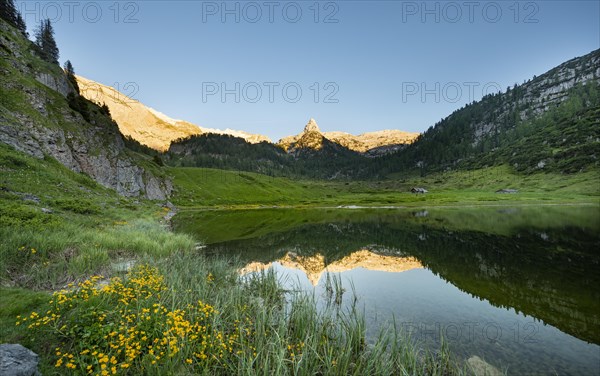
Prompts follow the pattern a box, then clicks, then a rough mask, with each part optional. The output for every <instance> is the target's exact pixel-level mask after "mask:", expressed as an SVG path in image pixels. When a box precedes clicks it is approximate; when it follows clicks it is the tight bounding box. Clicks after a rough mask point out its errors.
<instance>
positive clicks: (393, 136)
mask: <svg viewBox="0 0 600 376" xmlns="http://www.w3.org/2000/svg"><path fill="white" fill-rule="evenodd" d="M319 135H320V136H323V137H325V138H326V139H328V140H329V141H332V142H334V143H336V144H339V145H341V146H343V147H345V148H347V149H350V150H352V151H355V152H358V153H362V154H367V155H372V156H376V155H381V154H385V153H386V152H389V151H390V150H397V149H398V147H399V146H403V145H407V144H410V143H412V142H413V141H414V140H415V139H416V138H417V137H418V136H419V133H414V132H405V131H400V130H397V129H385V130H380V131H373V132H364V133H361V134H359V135H353V134H351V133H348V132H342V131H331V132H322V131H321V130H320V128H319V126H318V124H317V122H316V121H315V119H313V118H310V120H309V121H308V123H307V124H306V126H305V127H304V130H303V131H302V132H301V133H299V134H297V135H294V136H287V137H283V138H281V139H280V140H279V141H278V142H277V145H278V146H280V147H282V148H283V149H284V150H286V151H287V150H290V149H292V150H296V149H297V148H298V147H305V148H306V147H308V148H313V149H315V148H316V149H317V150H318V149H320V147H321V145H322V142H321V141H320V140H319V138H318V137H319ZM376 150H379V151H376Z"/></svg>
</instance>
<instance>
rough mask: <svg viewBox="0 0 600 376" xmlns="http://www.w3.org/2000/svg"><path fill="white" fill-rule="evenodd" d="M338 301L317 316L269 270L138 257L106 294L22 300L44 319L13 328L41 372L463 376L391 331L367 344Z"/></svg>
mask: <svg viewBox="0 0 600 376" xmlns="http://www.w3.org/2000/svg"><path fill="white" fill-rule="evenodd" d="M332 285H333V287H332V289H335V286H336V284H335V283H333V284H332ZM338 290H339V288H338ZM339 293H340V292H339V291H337V292H335V293H332V297H331V299H332V300H334V301H332V303H331V304H329V305H328V306H327V308H325V309H324V310H317V309H316V304H315V301H314V297H311V296H309V295H306V294H305V293H298V292H285V291H284V290H282V289H281V287H280V285H279V283H278V281H277V276H276V275H275V274H274V273H272V272H265V273H262V274H257V275H254V276H252V277H249V278H247V279H245V280H240V279H239V278H238V274H237V272H236V268H235V265H231V263H230V262H229V261H227V260H210V261H209V260H207V259H205V258H204V257H202V256H199V255H196V254H193V253H180V254H178V255H176V256H172V257H168V258H163V259H161V260H156V259H153V260H145V261H144V264H140V266H138V267H136V268H134V269H133V270H132V271H131V272H130V273H129V274H128V275H127V276H125V278H123V279H118V280H113V281H111V283H110V284H109V285H107V286H104V287H97V286H95V282H94V280H93V279H92V280H91V281H89V282H83V283H81V284H80V285H79V286H76V287H75V289H74V290H70V291H66V290H65V291H61V292H58V293H57V294H55V295H54V296H52V297H46V299H47V300H50V299H52V301H51V302H49V303H48V304H46V305H43V304H41V301H43V299H42V297H38V296H35V297H34V296H32V297H30V300H35V302H36V303H38V304H40V307H43V309H44V311H41V310H33V312H27V313H26V314H21V316H20V317H18V318H15V320H16V321H17V322H18V323H19V325H18V327H19V328H21V331H22V333H23V334H22V335H27V336H30V337H31V338H32V339H37V341H38V342H37V343H36V342H32V346H33V348H34V349H35V350H36V351H38V352H40V353H41V354H43V357H42V359H43V360H42V361H43V364H42V371H43V372H44V374H45V375H53V374H61V375H62V374H65V373H68V374H86V373H87V372H88V371H89V370H92V372H93V373H94V374H96V373H97V374H101V372H102V370H103V368H102V365H106V368H104V370H106V371H107V372H108V373H109V374H148V375H164V374H168V375H184V374H185V375H187V374H205V375H230V374H244V375H268V374H276V375H314V374H356V375H365V374H377V375H396V374H406V375H422V374H430V375H451V374H462V373H466V370H465V369H461V368H458V367H457V366H456V363H455V362H454V361H453V360H452V359H451V357H450V355H449V352H448V349H447V348H445V347H442V348H441V349H440V351H439V352H435V353H430V352H422V351H419V350H417V349H416V348H415V347H414V346H413V345H412V344H411V343H410V342H409V341H407V340H406V337H404V336H402V335H401V333H400V331H399V330H397V329H395V328H393V327H391V328H389V330H387V331H384V332H381V334H380V336H379V337H378V338H376V339H375V340H373V341H372V342H371V343H367V341H366V339H365V321H364V319H363V318H362V316H361V314H360V313H359V312H358V311H357V310H356V309H355V308H354V307H350V308H348V309H345V308H341V307H342V306H341V305H340V304H338V303H337V302H336V301H335V299H337V298H336V296H337V295H339ZM9 294H12V296H17V295H18V292H13V291H11V292H9ZM32 305H33V306H35V304H22V305H21V306H19V307H18V308H19V309H11V310H10V313H12V314H15V313H17V311H18V310H26V309H31V308H32ZM100 322H101V323H102V324H99V323H100ZM113 367H114V368H113Z"/></svg>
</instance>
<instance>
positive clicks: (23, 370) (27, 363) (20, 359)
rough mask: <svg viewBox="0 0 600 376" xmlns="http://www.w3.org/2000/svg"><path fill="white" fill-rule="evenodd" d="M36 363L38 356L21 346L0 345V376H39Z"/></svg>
mask: <svg viewBox="0 0 600 376" xmlns="http://www.w3.org/2000/svg"><path fill="white" fill-rule="evenodd" d="M38 362H39V358H38V355H37V354H36V353H34V352H33V351H31V350H29V349H28V348H25V347H23V346H22V345H19V344H8V343H5V344H2V345H0V375H3V376H41V373H40V372H39V371H38Z"/></svg>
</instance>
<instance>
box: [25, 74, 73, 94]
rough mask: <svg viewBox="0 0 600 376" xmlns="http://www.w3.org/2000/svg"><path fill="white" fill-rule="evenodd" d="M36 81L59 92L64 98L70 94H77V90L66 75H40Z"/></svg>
mask: <svg viewBox="0 0 600 376" xmlns="http://www.w3.org/2000/svg"><path fill="white" fill-rule="evenodd" d="M35 79H36V80H37V81H38V82H39V83H42V84H44V85H46V86H47V87H49V88H50V89H52V90H54V91H58V92H59V93H60V94H62V96H63V97H66V96H67V95H69V94H70V93H73V94H75V90H74V89H73V87H72V86H71V85H70V84H69V81H68V80H67V77H66V76H65V75H64V74H61V75H52V74H49V73H38V74H37V76H36V77H35Z"/></svg>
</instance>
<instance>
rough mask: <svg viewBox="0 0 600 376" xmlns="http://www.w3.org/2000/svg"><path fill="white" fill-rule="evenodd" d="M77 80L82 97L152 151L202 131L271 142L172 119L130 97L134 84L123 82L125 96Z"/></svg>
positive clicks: (92, 82)
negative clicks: (102, 107) (100, 107)
mask: <svg viewBox="0 0 600 376" xmlns="http://www.w3.org/2000/svg"><path fill="white" fill-rule="evenodd" d="M77 82H78V84H79V87H80V90H81V94H82V95H83V96H84V97H86V98H87V99H89V100H90V101H92V102H94V103H97V104H98V105H103V104H105V105H106V106H108V108H109V110H110V113H111V115H112V117H113V119H115V121H116V122H117V124H118V125H119V130H120V131H121V133H123V134H124V135H125V136H130V137H131V138H133V139H134V140H136V141H138V142H139V143H141V144H144V145H147V146H149V147H151V148H153V149H155V150H159V151H166V150H168V149H169V146H170V145H171V143H172V142H173V141H175V140H178V139H182V138H187V137H190V136H195V135H200V134H205V133H215V134H222V135H230V136H234V137H240V138H243V139H244V140H246V141H247V142H250V143H259V142H263V141H267V142H271V140H270V139H269V138H268V137H266V136H263V135H259V134H251V133H247V132H244V131H238V130H234V129H225V130H221V129H214V128H205V127H200V126H198V125H196V124H192V123H189V122H187V121H183V120H176V119H172V118H170V117H169V116H167V115H165V114H163V113H161V112H159V111H156V110H155V109H153V108H150V107H147V106H146V105H144V104H143V103H141V102H139V101H137V100H136V99H134V98H132V97H133V96H134V93H135V91H136V85H135V84H134V83H129V85H123V90H125V91H128V94H129V95H127V94H124V93H122V92H119V91H118V90H116V89H115V88H112V87H109V86H106V85H102V84H100V83H98V82H95V81H92V80H89V79H87V78H84V77H80V76H77Z"/></svg>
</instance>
